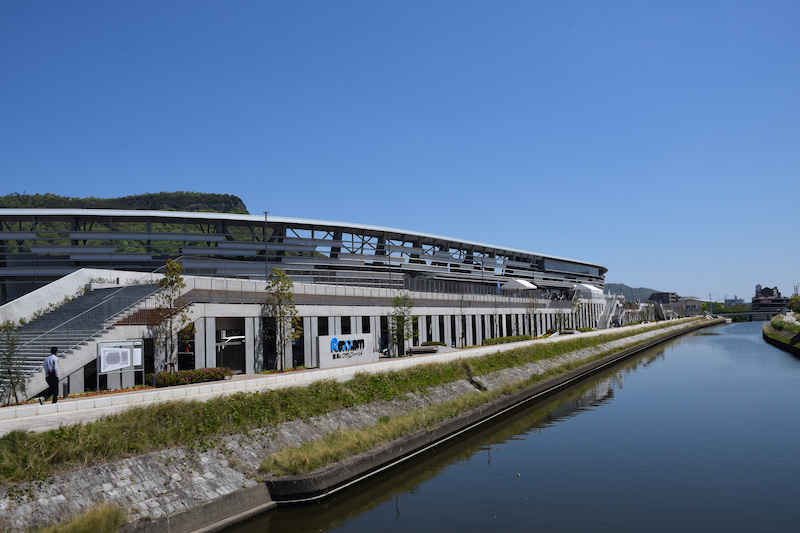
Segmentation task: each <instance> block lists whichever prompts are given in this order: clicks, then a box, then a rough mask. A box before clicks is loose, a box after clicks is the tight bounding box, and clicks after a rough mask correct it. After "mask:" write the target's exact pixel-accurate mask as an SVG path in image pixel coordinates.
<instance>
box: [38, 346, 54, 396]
mask: <svg viewBox="0 0 800 533" xmlns="http://www.w3.org/2000/svg"><path fill="white" fill-rule="evenodd" d="M44 376H45V378H44V379H45V380H47V385H49V388H48V389H47V392H45V394H44V396H40V397H39V404H40V405H44V402H46V401H47V399H48V398H49V397H50V396H52V397H53V403H56V402H57V401H58V348H56V347H55V346H53V347H52V348H50V355H48V356H47V357H45V359H44Z"/></svg>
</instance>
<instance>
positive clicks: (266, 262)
mask: <svg viewBox="0 0 800 533" xmlns="http://www.w3.org/2000/svg"><path fill="white" fill-rule="evenodd" d="M267 215H269V211H264V281H267V282H268V281H269V235H268V234H267V228H268V227H269V224H268V222H267Z"/></svg>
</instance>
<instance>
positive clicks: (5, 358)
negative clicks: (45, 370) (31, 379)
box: [0, 320, 28, 405]
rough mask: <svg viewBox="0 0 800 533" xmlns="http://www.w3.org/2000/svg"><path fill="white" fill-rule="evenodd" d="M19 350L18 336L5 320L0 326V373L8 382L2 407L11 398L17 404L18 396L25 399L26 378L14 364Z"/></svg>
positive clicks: (11, 323) (8, 402)
mask: <svg viewBox="0 0 800 533" xmlns="http://www.w3.org/2000/svg"><path fill="white" fill-rule="evenodd" d="M18 349H19V334H18V333H17V332H16V331H15V330H14V323H13V322H11V321H10V320H6V321H5V322H3V323H2V324H0V372H2V374H3V377H5V378H6V379H7V380H8V383H7V384H6V388H5V391H4V393H5V394H4V395H3V396H4V398H3V401H4V405H9V404H10V403H11V397H12V396H13V397H14V401H15V402H16V403H19V396H20V395H21V396H22V398H23V399H26V398H27V396H26V394H27V389H28V377H27V376H26V375H25V372H24V370H22V369H21V368H20V367H19V365H16V364H15V361H14V359H15V357H16V355H17V350H18Z"/></svg>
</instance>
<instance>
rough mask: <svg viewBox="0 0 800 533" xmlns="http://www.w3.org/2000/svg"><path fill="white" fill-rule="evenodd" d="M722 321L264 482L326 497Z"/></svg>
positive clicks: (305, 497) (302, 495)
mask: <svg viewBox="0 0 800 533" xmlns="http://www.w3.org/2000/svg"><path fill="white" fill-rule="evenodd" d="M724 323H725V320H724V319H718V320H709V321H706V322H701V323H699V324H694V325H691V326H687V327H686V328H685V329H681V330H679V331H674V332H671V333H668V334H666V335H663V336H660V337H657V338H655V339H651V340H649V341H646V342H644V343H641V344H638V345H636V346H632V347H630V348H625V349H623V350H621V351H619V352H617V353H614V354H612V355H609V356H606V357H604V358H602V359H599V360H597V361H592V362H591V363H587V364H585V365H582V366H580V367H579V368H577V369H575V370H572V371H570V372H568V373H566V374H562V375H561V376H558V377H555V378H552V379H549V380H547V381H545V382H542V383H538V384H536V385H534V386H531V387H528V388H526V389H523V390H521V391H518V392H516V393H514V394H512V395H509V396H505V397H502V398H498V399H497V400H494V401H492V402H489V403H487V404H485V405H483V406H481V407H478V408H476V409H473V410H472V411H469V412H467V413H462V414H461V415H459V416H457V417H454V418H452V419H449V420H447V421H444V422H442V423H440V424H438V425H436V426H434V427H433V428H432V429H430V430H427V429H424V430H418V431H416V432H414V433H412V434H410V435H407V436H405V437H403V438H400V439H397V440H395V441H393V442H390V443H388V444H386V445H383V446H381V447H379V448H376V449H373V450H370V451H368V452H364V453H361V454H359V455H356V456H354V457H351V458H348V459H345V460H343V461H341V462H339V463H336V464H333V465H330V466H327V467H325V468H322V469H320V470H317V471H315V472H311V473H308V474H303V475H299V476H283V477H277V478H272V479H268V480H267V481H266V484H267V487H268V488H269V493H270V495H271V497H272V499H273V500H274V501H276V502H277V503H278V504H289V503H300V502H307V501H312V500H317V499H321V498H324V497H327V496H329V495H331V494H333V493H335V492H338V491H340V490H342V489H344V488H346V487H349V486H350V485H353V484H355V483H358V482H360V481H362V480H364V479H366V478H368V477H370V476H373V475H376V474H378V473H380V472H382V471H384V470H387V469H389V468H392V467H394V466H396V465H398V464H400V463H402V462H403V461H406V460H409V459H411V458H412V457H415V456H416V455H419V454H420V453H423V452H424V451H426V450H428V449H430V448H432V447H434V446H437V445H440V444H442V443H444V442H446V441H447V440H450V439H452V438H455V437H457V436H458V435H460V434H462V433H464V432H466V431H469V430H470V429H472V428H474V427H477V426H479V425H480V424H483V423H486V422H488V421H489V420H492V419H494V418H496V417H498V416H502V415H503V414H505V413H507V412H509V411H511V410H513V409H517V408H519V407H521V406H523V405H524V404H527V403H529V402H531V401H538V400H542V399H544V398H546V397H548V396H551V395H553V394H555V393H557V392H559V391H560V390H562V389H564V388H566V387H568V386H571V385H573V384H575V383H576V382H578V381H580V380H583V379H585V378H587V377H589V376H591V375H593V374H595V373H597V372H600V371H601V370H604V369H605V368H606V367H608V366H611V365H613V364H616V363H617V362H619V361H622V360H624V359H627V358H629V357H631V356H633V355H636V354H638V353H640V352H642V351H644V350H646V349H648V348H651V347H653V346H656V345H658V344H661V343H664V342H666V341H668V340H671V339H674V338H675V337H678V336H681V335H684V334H686V333H690V332H692V331H696V330H698V329H701V328H705V327H709V326H715V325H719V324H724Z"/></svg>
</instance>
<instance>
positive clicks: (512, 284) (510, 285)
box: [500, 279, 537, 289]
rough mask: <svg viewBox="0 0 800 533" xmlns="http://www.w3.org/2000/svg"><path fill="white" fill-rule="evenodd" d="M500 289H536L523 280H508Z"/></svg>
mask: <svg viewBox="0 0 800 533" xmlns="http://www.w3.org/2000/svg"><path fill="white" fill-rule="evenodd" d="M500 288H501V289H536V288H537V287H536V285H534V284H533V283H531V282H530V281H527V280H524V279H511V280H508V281H507V282H506V283H505V284H504V285H503V286H502V287H500Z"/></svg>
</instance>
